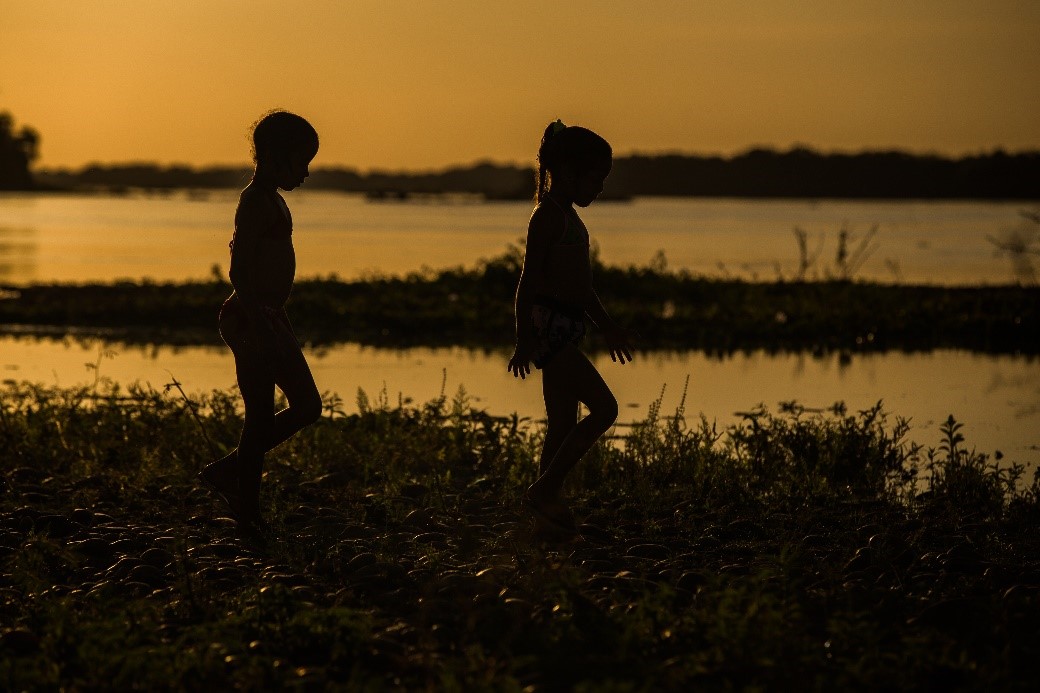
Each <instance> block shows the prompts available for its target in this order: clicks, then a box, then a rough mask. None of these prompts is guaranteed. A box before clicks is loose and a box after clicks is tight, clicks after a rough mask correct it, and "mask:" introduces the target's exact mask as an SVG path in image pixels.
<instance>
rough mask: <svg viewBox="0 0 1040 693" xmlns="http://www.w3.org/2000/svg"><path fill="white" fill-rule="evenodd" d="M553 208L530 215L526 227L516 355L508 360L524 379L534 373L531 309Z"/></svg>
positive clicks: (517, 304) (516, 309) (546, 249)
mask: <svg viewBox="0 0 1040 693" xmlns="http://www.w3.org/2000/svg"><path fill="white" fill-rule="evenodd" d="M551 211H552V210H549V209H547V208H544V207H539V208H538V209H536V210H535V212H534V214H532V215H531V221H530V223H529V224H528V226H527V249H526V252H525V253H524V268H523V270H522V271H521V273H520V281H519V283H517V286H516V301H515V303H514V316H515V319H516V323H515V327H516V350H515V351H514V352H513V358H511V359H510V360H509V370H511V371H512V372H513V375H514V376H520V377H521V378H523V377H525V376H526V375H527V374H528V373H530V372H531V366H530V361H531V353H532V352H533V351H534V346H535V343H534V333H533V331H532V329H531V308H532V305H533V304H534V296H535V292H536V286H537V281H538V276H539V275H540V274H541V273H542V268H543V267H544V266H545V260H546V258H547V257H548V255H549V248H550V247H551V246H552V240H553V234H554V232H555V228H554V224H553V219H552V218H551V216H550V214H551ZM556 225H558V223H557V224H556Z"/></svg>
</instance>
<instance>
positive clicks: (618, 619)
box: [0, 378, 1040, 690]
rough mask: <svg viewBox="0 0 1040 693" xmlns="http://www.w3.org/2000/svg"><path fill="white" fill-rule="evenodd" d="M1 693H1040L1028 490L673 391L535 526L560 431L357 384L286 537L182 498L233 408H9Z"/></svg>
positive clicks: (1033, 499) (284, 516)
mask: <svg viewBox="0 0 1040 693" xmlns="http://www.w3.org/2000/svg"><path fill="white" fill-rule="evenodd" d="M0 396H2V397H0V449H2V450H3V455H2V456H0V484H2V490H0V687H3V688H4V689H7V690H39V689H58V688H62V689H70V690H97V689H128V688H135V687H136V688H143V689H155V688H159V689H179V690H202V689H218V688H219V689H225V688H232V687H240V688H245V689H272V688H281V687H289V686H299V687H303V688H312V687H313V688H324V687H343V688H351V689H368V690H383V689H408V690H415V689H422V688H432V689H449V690H474V689H485V690H521V689H525V690H561V689H574V690H593V689H594V690H668V689H671V690H694V689H699V690H731V689H735V688H739V689H757V690H777V689H789V688H791V687H794V686H795V685H797V687H799V688H803V689H806V690H842V689H849V688H854V689H870V690H882V689H883V690H934V689H937V688H944V689H945V688H960V689H977V690H1011V689H1016V688H1017V689H1023V690H1033V689H1035V688H1034V687H1035V685H1036V684H1037V683H1038V679H1040V676H1038V674H1037V672H1036V669H1035V662H1036V661H1037V657H1038V656H1040V638H1038V635H1037V632H1038V631H1037V627H1036V624H1037V623H1038V619H1040V542H1038V539H1037V534H1036V526H1037V521H1038V519H1040V512H1038V508H1040V495H1038V484H1037V481H1036V480H1033V481H1032V482H1031V483H1027V482H1026V480H1024V479H1023V478H1022V476H1023V474H1022V470H1021V468H1018V467H1014V466H996V465H995V464H993V463H992V462H991V461H990V460H988V459H987V458H985V457H984V456H982V455H979V454H976V453H975V452H973V451H971V450H970V449H968V448H967V447H965V441H964V440H963V437H962V436H961V433H960V428H959V424H958V423H957V422H956V421H954V420H953V419H952V418H951V419H950V420H949V421H948V422H947V425H946V426H945V427H944V429H943V437H942V439H941V440H940V441H938V444H937V445H936V446H935V447H922V446H919V445H916V444H914V443H912V442H910V441H909V440H908V438H907V436H908V435H909V433H910V429H909V426H908V424H907V422H905V421H902V420H899V419H895V420H894V421H891V422H890V421H889V418H888V415H887V414H886V413H885V412H884V411H883V409H882V407H881V405H880V404H878V405H877V406H875V407H872V408H870V409H868V410H865V411H858V412H849V411H847V410H846V408H845V407H843V406H841V405H836V406H835V407H833V408H832V409H830V410H827V411H809V410H807V409H805V408H803V407H801V406H799V405H798V404H797V403H793V402H792V403H788V404H786V405H784V406H783V407H781V409H780V410H779V411H777V412H775V413H774V412H770V411H768V410H767V409H766V408H764V407H761V406H758V407H754V408H752V409H750V410H749V411H748V412H746V413H745V414H744V416H743V418H742V419H741V420H740V421H739V422H738V423H735V424H733V425H732V426H729V427H726V428H719V427H718V426H717V424H715V423H713V422H711V421H709V420H708V419H707V418H705V417H703V416H699V417H696V418H694V419H693V420H692V421H688V420H687V416H686V411H685V404H683V405H680V407H679V408H678V410H677V411H675V412H674V413H672V414H670V415H665V414H663V413H662V412H661V406H660V400H659V401H658V402H656V403H655V404H654V405H652V406H651V408H650V410H649V412H648V414H647V417H646V419H645V420H644V421H642V422H641V423H639V424H638V425H636V426H635V427H634V428H632V429H631V430H630V431H629V432H628V433H627V434H625V435H623V436H618V437H617V438H614V439H612V440H607V441H603V442H601V443H600V444H598V445H597V447H596V448H595V449H594V450H593V451H592V452H591V453H590V454H589V455H587V456H586V458H585V459H584V460H583V461H582V462H581V464H580V465H579V466H578V467H577V468H576V470H575V473H574V474H573V479H572V480H571V486H570V489H569V493H570V494H571V496H572V497H573V498H574V501H575V510H576V511H577V513H578V514H579V516H581V517H582V518H584V524H583V525H582V532H583V535H584V538H583V539H580V540H574V541H565V540H563V539H561V538H559V537H549V536H544V535H542V534H540V533H539V532H537V531H536V530H535V529H533V528H532V525H531V524H530V522H529V520H528V519H527V518H526V517H525V516H524V515H523V514H522V513H521V512H520V511H519V508H518V499H519V496H520V494H521V492H522V490H523V489H524V488H525V487H526V485H527V484H529V483H530V482H531V481H533V476H534V473H535V470H536V468H537V456H538V450H539V445H540V442H541V435H542V427H541V425H540V424H539V423H537V422H533V421H530V420H526V419H522V418H518V417H515V416H514V417H507V418H501V417H493V416H490V415H488V414H487V413H485V412H483V411H480V410H477V409H474V408H473V407H471V406H470V404H469V403H468V401H467V399H466V397H465V393H464V392H460V393H459V394H458V395H457V396H456V397H454V398H448V397H444V396H442V397H440V398H438V399H437V400H434V401H432V402H429V403H427V404H423V405H412V404H406V403H403V402H400V401H398V402H392V401H390V400H389V398H388V397H387V396H386V395H385V393H381V394H378V395H376V396H372V397H370V396H368V395H366V394H365V393H359V394H358V413H356V414H350V415H347V414H345V413H344V411H343V402H342V400H340V399H339V398H337V397H335V396H332V395H326V397H325V415H324V416H323V417H322V419H321V420H320V421H319V422H318V423H317V424H315V425H314V426H311V427H309V428H308V429H306V430H304V431H303V432H302V433H301V434H299V435H298V436H296V437H295V438H293V439H292V440H291V441H289V442H288V443H287V444H285V445H283V446H282V447H280V448H278V449H277V450H276V451H274V452H273V453H272V454H271V455H270V456H269V458H268V462H267V467H266V474H265V485H264V496H263V507H264V510H265V513H266V516H267V517H268V518H269V527H268V529H267V530H266V531H265V533H264V534H263V535H262V536H260V537H255V536H248V535H241V534H239V533H238V532H237V530H236V528H235V526H234V524H233V522H231V521H230V520H228V519H227V518H224V517H222V515H221V512H220V506H219V505H217V504H215V503H214V502H213V500H212V499H211V498H210V497H209V496H208V494H206V493H205V492H204V491H203V490H202V489H200V488H199V487H198V485H197V484H196V483H195V481H194V475H195V473H196V472H197V471H198V470H199V469H200V467H201V466H202V465H203V464H204V463H205V462H207V461H208V460H210V459H212V458H213V457H214V456H216V455H218V454H221V453H222V452H223V451H224V450H226V449H227V448H229V447H230V446H232V445H233V444H234V443H235V437H236V436H237V433H238V431H239V430H240V426H241V419H240V412H239V411H238V409H237V406H236V403H237V401H238V400H237V397H236V396H235V393H233V392H219V391H218V392H212V393H209V394H204V395H195V396H188V395H186V394H184V393H182V392H181V391H180V389H179V387H178V386H177V385H176V384H175V383H174V384H171V386H170V387H168V388H166V389H165V390H155V389H150V388H146V387H140V386H133V387H128V388H121V387H119V386H116V385H114V384H112V383H109V382H107V381H105V380H104V379H103V378H99V379H98V381H97V382H96V383H95V384H93V385H92V386H90V387H84V388H78V389H61V388H56V387H44V386H40V385H33V384H26V383H12V382H8V383H6V384H4V385H3V387H2V389H0Z"/></svg>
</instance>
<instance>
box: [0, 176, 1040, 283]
mask: <svg viewBox="0 0 1040 693" xmlns="http://www.w3.org/2000/svg"><path fill="white" fill-rule="evenodd" d="M236 199H237V193H235V192H233V191H193V192H175V193H171V194H169V195H163V196H159V195H145V194H129V195H123V196H111V195H70V194H39V193H36V194H15V193H6V194H0V283H6V284H26V283H30V282H54V281H63V282H68V281H73V282H80V281H111V280H113V279H141V278H150V279H154V280H160V281H162V280H181V279H200V278H206V277H208V276H210V274H211V269H212V267H213V265H214V264H217V265H220V266H221V267H223V268H224V270H226V269H227V260H228V241H229V240H230V238H231V231H232V218H233V216H234V207H235V203H236ZM286 199H287V201H288V203H289V205H290V207H291V208H292V210H293V216H294V224H295V234H296V249H297V254H298V265H299V275H300V276H301V277H313V276H322V277H325V276H329V275H333V274H335V275H338V276H340V277H342V278H344V279H352V278H356V277H359V276H364V275H365V274H373V273H382V274H404V273H407V272H412V271H416V270H418V269H420V268H422V267H423V266H426V267H431V268H435V269H436V268H444V267H454V266H458V265H466V266H469V265H472V264H473V263H475V262H477V261H478V260H479V259H481V258H489V257H494V256H497V255H500V254H501V253H502V252H504V251H505V249H506V248H507V246H508V245H509V244H511V243H516V242H518V241H519V240H520V239H521V238H523V236H524V234H525V232H526V224H527V218H528V216H529V215H530V210H531V205H530V204H529V203H527V202H495V203H455V204H437V203H433V204H421V203H404V204H402V203H371V202H366V201H365V200H364V198H362V197H360V196H358V195H346V194H340V193H331V192H323V191H310V192H308V191H306V190H299V191H294V192H292V193H287V194H286ZM1023 210H1025V211H1030V210H1032V211H1035V205H1034V206H1033V207H1030V206H1029V205H1025V204H1020V203H1013V202H920V201H913V202H878V201H842V200H824V201H818V202H814V201H808V200H738V199H674V198H666V199H659V198H639V199H636V200H635V201H633V202H630V203H606V202H604V203H596V204H593V205H592V206H591V207H589V208H588V209H587V210H583V211H582V216H583V218H584V219H585V222H586V224H587V226H588V227H589V230H590V232H591V235H592V238H593V240H594V241H595V242H597V243H598V244H599V248H600V255H601V258H602V260H603V261H604V262H606V263H608V264H618V265H632V264H634V265H646V264H647V263H649V262H650V261H651V259H653V258H654V256H655V255H656V254H657V253H658V251H663V252H664V256H665V258H666V259H667V262H668V266H669V267H670V268H672V269H686V270H689V271H691V272H694V273H697V274H703V275H709V276H724V275H730V276H738V277H743V278H747V279H760V280H772V279H775V278H776V277H777V276H784V277H793V276H794V275H795V274H796V273H797V272H798V268H799V264H800V253H799V249H798V241H797V239H796V237H795V233H794V229H795V228H800V229H802V230H803V231H804V232H805V238H806V254H807V257H808V259H810V260H813V259H814V258H815V260H814V261H813V262H811V266H810V268H809V270H808V272H807V275H808V276H818V277H823V276H826V275H827V274H828V273H831V274H834V273H835V272H836V271H837V269H836V267H835V265H836V258H837V254H838V235H839V231H840V230H841V229H842V228H843V227H844V228H846V229H847V230H848V232H849V234H850V242H849V243H848V245H847V248H848V252H849V254H850V256H852V255H853V254H854V253H856V251H857V249H858V247H859V244H860V243H861V242H862V241H864V240H865V239H866V237H867V235H868V233H870V230H871V228H873V227H875V226H876V228H877V231H876V232H875V233H874V234H873V236H872V237H871V238H870V239H869V243H868V244H867V246H865V249H864V251H863V253H862V255H861V257H862V258H863V259H862V262H861V264H860V266H859V267H858V269H856V271H855V273H854V276H855V277H857V278H863V279H872V280H878V281H886V282H905V283H930V284H981V283H986V284H998V283H1007V282H1009V281H1012V280H1013V279H1014V278H1015V274H1014V267H1013V264H1012V261H1011V258H1010V257H1008V256H1007V255H1006V254H1002V252H1001V251H1000V250H999V249H998V248H997V247H996V246H995V245H994V244H993V243H992V242H991V241H989V240H987V237H990V238H993V239H995V240H997V241H1002V240H1006V239H1008V238H1010V237H1012V236H1014V235H1015V234H1018V235H1022V234H1025V235H1027V236H1028V235H1029V234H1032V233H1034V231H1035V229H1034V227H1036V226H1037V225H1036V224H1035V223H1032V222H1029V221H1027V220H1026V219H1024V218H1023V217H1022V216H1021V215H1020V211H1023ZM1029 237H1030V238H1032V236H1029ZM1038 240H1040V239H1038ZM850 259H851V257H850ZM1026 259H1027V260H1028V258H1026ZM1020 269H1021V268H1020Z"/></svg>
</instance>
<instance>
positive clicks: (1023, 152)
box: [31, 144, 1040, 175]
mask: <svg viewBox="0 0 1040 693" xmlns="http://www.w3.org/2000/svg"><path fill="white" fill-rule="evenodd" d="M755 151H769V152H773V153H777V154H790V153H792V152H795V151H808V152H812V153H813V154H818V155H822V156H862V155H868V154H908V155H910V156H913V157H919V158H940V159H948V160H959V159H966V158H971V157H976V156H992V155H995V154H1001V153H1002V154H1005V155H1008V156H1027V155H1030V154H1040V145H1037V146H1035V147H1025V148H1021V149H1009V148H1005V147H1004V146H1002V145H994V146H990V147H980V148H979V149H976V150H972V151H964V152H961V153H960V154H948V153H943V152H939V151H936V150H919V151H915V150H913V149H909V148H903V147H894V146H893V147H863V148H860V149H845V148H834V149H829V150H825V149H822V148H817V147H813V146H809V145H805V144H792V145H790V146H787V147H777V146H773V145H762V144H756V145H749V146H747V147H744V148H742V149H739V150H736V151H735V152H733V153H730V154H722V153H719V152H691V151H683V150H679V149H662V150H655V151H647V150H638V149H634V150H629V151H627V152H625V153H622V154H615V155H614V159H627V158H635V157H648V158H653V157H669V156H680V157H689V158H700V159H711V158H718V159H723V160H729V159H736V158H739V157H741V156H746V155H747V154H749V153H751V152H755ZM253 165H254V164H253V163H252V162H247V161H240V162H232V163H229V162H211V163H205V164H191V163H187V162H184V161H165V162H164V161H157V160H146V159H125V160H122V161H109V162H102V161H99V160H92V161H88V162H86V163H82V164H79V165H58V166H34V167H32V169H31V171H32V172H34V173H56V172H76V171H84V170H86V169H89V168H93V167H99V168H108V167H127V166H154V167H156V168H165V169H173V168H184V169H190V170H194V171H199V170H207V169H228V168H231V169H234V168H252V167H253ZM481 165H491V166H498V167H514V168H535V166H536V164H535V162H534V160H533V159H532V160H529V161H526V162H520V161H516V160H512V161H510V160H496V159H494V158H492V157H481V158H477V159H473V160H470V161H469V162H456V163H450V164H442V165H439V166H433V167H424V168H389V167H379V166H373V167H369V168H365V169H363V168H361V167H359V166H356V165H351V164H347V163H330V164H320V165H318V166H315V167H314V170H315V171H320V170H327V169H340V170H351V171H354V172H356V173H358V174H360V175H373V174H394V175H400V174H418V175H422V174H434V173H443V172H445V171H450V170H453V169H459V168H473V167H475V166H481Z"/></svg>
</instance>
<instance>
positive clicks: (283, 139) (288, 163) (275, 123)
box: [253, 111, 318, 190]
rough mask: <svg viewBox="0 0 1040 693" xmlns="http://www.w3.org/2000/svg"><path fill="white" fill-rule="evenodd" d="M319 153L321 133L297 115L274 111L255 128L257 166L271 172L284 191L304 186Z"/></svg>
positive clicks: (255, 125) (254, 149) (254, 139)
mask: <svg viewBox="0 0 1040 693" xmlns="http://www.w3.org/2000/svg"><path fill="white" fill-rule="evenodd" d="M317 153H318V133H317V131H316V130H315V129H314V127H312V126H311V124H310V123H308V122H307V120H306V119H305V118H302V117H300V116H298V115H296V114H295V113H289V112H288V111H271V112H270V113H267V114H265V115H264V116H263V117H262V118H260V120H258V121H256V123H254V124H253V162H254V163H255V164H256V165H257V168H261V167H262V168H265V169H267V170H269V171H270V172H271V175H273V176H274V178H275V181H276V183H277V185H278V187H280V188H283V189H285V190H291V189H292V188H295V187H297V186H298V185H300V184H301V183H303V180H304V179H305V178H306V177H307V176H308V174H309V171H308V169H307V166H308V165H309V164H310V162H311V159H313V158H314V155H315V154H317Z"/></svg>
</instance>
